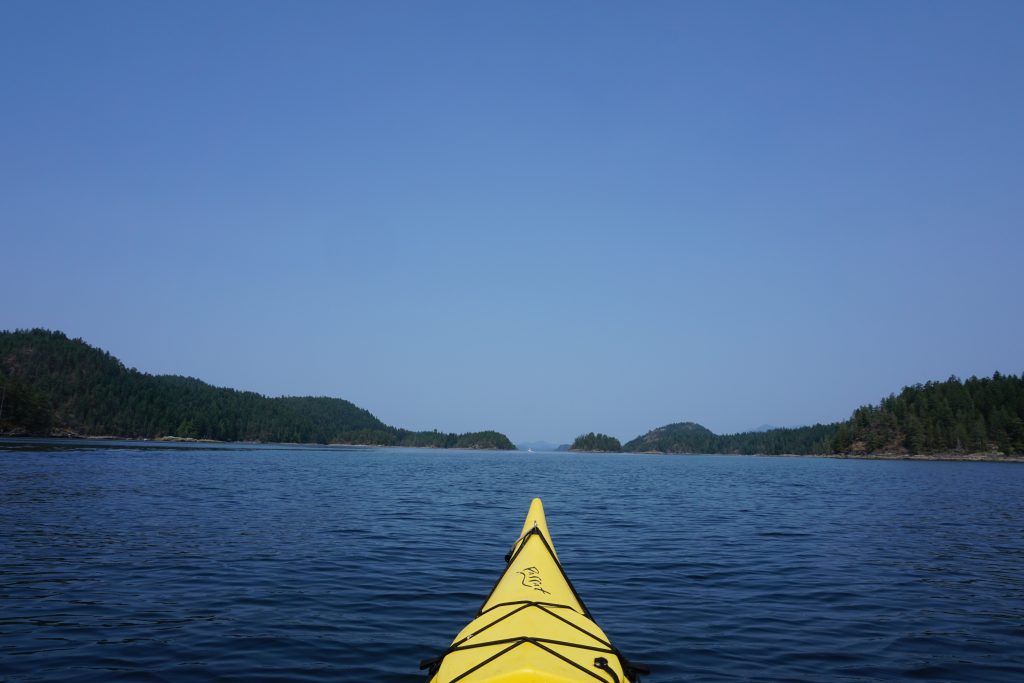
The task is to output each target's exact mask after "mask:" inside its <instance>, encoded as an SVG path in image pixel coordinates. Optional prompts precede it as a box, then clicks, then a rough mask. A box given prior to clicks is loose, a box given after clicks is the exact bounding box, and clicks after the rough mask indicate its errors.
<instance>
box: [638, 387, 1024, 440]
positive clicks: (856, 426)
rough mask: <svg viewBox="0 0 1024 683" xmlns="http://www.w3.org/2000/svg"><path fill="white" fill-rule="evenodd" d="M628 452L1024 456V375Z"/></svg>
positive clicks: (910, 392) (671, 434) (680, 432)
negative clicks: (797, 423)
mask: <svg viewBox="0 0 1024 683" xmlns="http://www.w3.org/2000/svg"><path fill="white" fill-rule="evenodd" d="M623 450H625V451H630V452H634V453H635V452H657V453H737V454H739V453H746V454H754V453H763V454H768V455H773V454H775V455H777V454H794V455H812V454H814V455H830V454H850V455H939V454H948V455H956V454H962V455H966V454H975V453H983V454H992V455H1022V454H1024V376H1021V377H1016V376H1014V375H1001V374H1000V373H998V372H997V373H995V374H994V375H993V376H992V377H986V378H981V379H978V378H977V377H971V378H970V379H968V380H966V381H962V380H960V379H958V378H956V377H950V378H949V379H948V380H946V381H945V382H928V383H927V384H916V385H914V386H911V387H905V388H904V389H903V390H902V391H901V392H900V394H899V395H895V394H892V395H890V396H889V397H888V398H885V399H883V400H882V401H881V403H879V404H878V405H874V406H862V407H860V408H858V409H857V410H855V411H854V413H853V416H852V417H851V418H850V419H849V420H847V421H846V422H838V423H834V424H827V425H821V424H817V425H814V426H812V427H799V428H796V429H770V430H768V431H764V432H745V433H742V434H725V435H719V434H715V433H713V432H711V431H710V430H709V429H707V428H705V427H702V426H701V425H699V424H696V423H693V422H679V423H675V424H670V425H665V426H664V427H658V428H657V429H653V430H651V431H649V432H647V433H646V434H643V435H641V436H638V437H637V438H635V439H633V440H632V441H629V442H627V443H626V444H625V445H624V446H623Z"/></svg>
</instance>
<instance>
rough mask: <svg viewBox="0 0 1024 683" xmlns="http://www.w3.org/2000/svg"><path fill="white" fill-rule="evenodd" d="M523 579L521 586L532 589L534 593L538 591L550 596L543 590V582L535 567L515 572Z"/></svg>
mask: <svg viewBox="0 0 1024 683" xmlns="http://www.w3.org/2000/svg"><path fill="white" fill-rule="evenodd" d="M516 574H519V575H520V576H522V577H523V585H524V586H526V587H527V588H532V589H533V590H535V591H540V592H541V593H543V594H544V595H551V593H550V592H548V591H546V590H544V585H543V584H544V581H543V579H541V577H540V570H538V569H537V568H536V567H526V568H524V569H521V570H519V571H517V572H516Z"/></svg>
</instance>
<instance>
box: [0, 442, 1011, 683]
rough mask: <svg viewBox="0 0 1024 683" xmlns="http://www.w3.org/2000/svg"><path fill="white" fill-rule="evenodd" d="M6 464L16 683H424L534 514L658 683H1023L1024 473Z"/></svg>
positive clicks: (708, 459) (93, 452)
mask: <svg viewBox="0 0 1024 683" xmlns="http://www.w3.org/2000/svg"><path fill="white" fill-rule="evenodd" d="M16 444H21V445H16V446H12V445H11V443H10V442H6V443H0V679H2V680H4V681H11V682H13V681H110V680H123V681H184V682H188V681H214V680H216V681H246V682H256V681H285V680H288V681H379V682H385V683H387V682H394V683H406V682H412V681H421V680H422V676H421V674H420V672H419V671H418V670H417V663H418V661H419V660H420V659H422V658H425V657H428V656H431V655H433V654H435V653H436V652H437V651H439V650H441V649H443V648H444V647H445V646H447V645H448V643H449V642H450V640H451V638H452V637H453V636H454V635H455V633H456V632H457V631H458V630H459V629H460V628H461V627H462V626H463V625H464V624H465V623H466V622H467V621H469V619H470V618H471V617H472V615H473V613H474V612H475V610H476V609H477V608H478V607H479V604H480V602H481V601H482V600H483V598H484V596H485V595H486V593H487V591H488V590H489V589H490V587H491V584H492V583H493V581H494V580H495V579H496V578H497V576H498V574H499V572H500V571H501V569H502V566H503V560H502V557H503V555H504V553H505V551H506V550H507V548H508V546H509V545H510V543H511V542H512V541H513V540H514V538H515V536H516V534H517V533H518V531H519V527H520V525H521V523H522V520H523V517H524V516H525V514H526V510H527V507H528V505H529V501H530V498H531V497H533V496H541V497H542V498H543V499H544V503H545V506H546V508H547V512H548V521H549V523H550V526H551V531H552V535H553V536H554V541H555V544H556V547H557V548H558V550H559V554H560V556H561V558H562V560H563V562H564V564H565V567H566V570H567V572H568V574H569V576H570V577H572V579H573V580H574V582H575V583H576V587H577V589H578V590H579V592H580V594H581V595H582V596H583V598H584V599H585V600H586V601H587V603H588V606H589V607H590V609H591V611H592V612H593V613H594V615H595V616H596V618H597V619H598V621H599V623H601V625H602V626H603V627H604V629H605V631H606V632H607V633H608V634H609V636H610V637H611V638H612V641H613V642H614V643H615V644H616V645H618V646H619V647H620V649H622V650H623V651H624V652H625V653H626V654H627V655H628V656H630V657H631V658H632V659H635V660H637V661H641V662H644V663H647V664H649V665H651V666H652V668H653V669H654V673H653V674H652V676H650V677H649V678H648V679H646V680H648V681H654V682H655V683H658V682H660V683H665V682H668V681H740V680H763V681H769V680H771V681H778V680H793V681H823V680H833V681H869V680H885V681H890V680H921V679H924V680H955V681H1015V682H1019V681H1021V680H1024V466H1022V465H1006V464H984V463H943V462H892V461H884V462H875V461H856V460H828V459H810V458H806V459H805V458H754V457H728V456H700V457H672V456H668V457H666V456H636V455H630V456H610V455H568V454H508V453H476V452H458V451H416V450H392V449H380V450H355V449H337V448H334V449H329V448H321V449H317V448H302V447H295V448H282V447H251V448H234V447H219V446H213V447H210V446H191V447H150V446H142V445H135V446H131V447H121V446H117V445H113V444H104V445H101V446H86V445H82V444H65V446H64V447H61V448H57V449H49V450H43V449H40V448H38V447H36V448H26V447H25V442H16Z"/></svg>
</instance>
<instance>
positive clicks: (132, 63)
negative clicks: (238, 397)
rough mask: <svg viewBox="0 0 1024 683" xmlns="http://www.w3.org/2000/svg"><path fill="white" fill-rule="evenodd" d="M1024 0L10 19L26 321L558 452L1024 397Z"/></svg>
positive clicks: (2, 159)
mask: <svg viewBox="0 0 1024 683" xmlns="http://www.w3.org/2000/svg"><path fill="white" fill-rule="evenodd" d="M1022 27H1024V3H1022V2H957V3H949V2H931V1H929V2H896V3H894V2H848V3H833V2H826V3H823V2H771V3H765V2H728V3H722V2H706V3H686V2H664V3H656V2H652V3H642V4H636V3H618V2H615V3H613V2H607V3H605V2H589V1H588V2H553V3H552V2H526V3H518V2H517V3H478V2H466V3H448V2H436V3H425V2H363V3H356V2H303V3H292V2H273V3H268V2H248V1H246V2H214V3H210V2H191V3H176V2H135V1H132V2H93V3H83V2H61V3H55V2H46V1H37V0H32V1H30V2H18V1H12V0H8V1H7V2H4V3H2V4H0V84H2V85H0V104H2V108H0V112H2V114H0V116H2V122H3V125H2V126H0V188H2V190H0V230H2V242H0V249H2V253H0V263H2V265H0V268H2V273H3V277H2V282H3V285H4V293H3V294H2V295H0V297H2V305H0V328H2V329H13V328H23V327H36V326H41V327H47V328H51V329H60V330H63V331H64V332H66V333H68V334H69V335H70V336H72V337H82V338H84V339H85V340H86V341H88V342H90V343H91V344H94V345H96V346H100V347H102V348H104V349H107V350H109V351H110V352H111V353H113V354H114V355H116V356H118V357H119V358H121V359H122V360H123V361H124V362H125V363H126V364H128V365H129V366H133V367H137V368H139V369H140V370H144V371H147V372H153V373H177V374H186V375H192V376H195V377H199V378H201V379H204V380H206V381H209V382H211V383H213V384H217V385H223V386H231V387H236V388H242V389H252V390H255V391H259V392H261V393H265V394H268V395H281V394H293V395H294V394H315V395H330V396H339V397H343V398H347V399H349V400H351V401H353V402H355V403H357V404H358V405H360V406H363V407H366V408H368V409H369V410H371V411H372V412H374V413H375V414H376V415H377V416H379V417H380V418H381V419H383V420H384V421H386V422H388V423H390V424H395V425H399V426H404V427H408V428H414V429H429V428H434V427H437V428H439V429H442V430H445V431H466V430H476V429H485V428H493V429H498V430H501V431H503V432H505V433H507V434H508V435H509V436H510V437H512V438H513V440H533V439H545V440H549V441H556V442H557V441H560V442H564V441H566V440H569V439H571V438H572V437H574V436H575V435H577V434H579V433H581V432H585V431H590V430H597V431H605V432H607V433H610V434H612V435H614V436H617V437H619V438H621V439H624V440H625V439H629V438H632V437H634V436H636V435H638V434H640V433H642V432H644V431H646V430H648V429H650V428H653V427H655V426H658V425H662V424H665V423H668V422H675V421H681V420H694V421H697V422H700V423H702V424H704V425H706V426H708V427H709V428H711V429H712V430H714V431H717V432H730V431H741V430H745V429H748V428H752V427H756V426H758V425H761V424H764V423H768V424H773V425H786V426H789V425H798V424H807V423H813V422H816V421H833V420H837V419H844V418H846V417H847V416H848V415H849V413H850V412H851V411H852V409H853V408H855V407H856V406H857V405H859V404H863V403H868V402H875V401H877V400H878V399H880V398H881V397H882V396H883V395H885V394H888V393H889V392H890V391H896V390H898V389H899V388H900V387H901V386H903V385H905V384H911V383H915V382H920V381H926V380H929V379H945V378H946V377H948V376H949V375H950V374H957V375H960V376H969V375H971V374H977V375H987V374H991V373H992V372H993V371H994V370H1000V371H1002V372H1007V373H1009V372H1013V373H1020V372H1021V371H1024V354H1022V350H1024V305H1022V296H1021V295H1022V293H1024V284H1022V283H1024V276H1022V271H1021V257H1022V254H1024V218H1022V217H1024V40H1022V39H1021V30H1022Z"/></svg>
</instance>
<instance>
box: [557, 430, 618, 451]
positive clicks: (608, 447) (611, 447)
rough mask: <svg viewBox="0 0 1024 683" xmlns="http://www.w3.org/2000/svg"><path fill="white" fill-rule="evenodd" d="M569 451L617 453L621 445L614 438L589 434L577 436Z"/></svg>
mask: <svg viewBox="0 0 1024 683" xmlns="http://www.w3.org/2000/svg"><path fill="white" fill-rule="evenodd" d="M569 450H571V451H587V452H591V453H618V452H619V451H621V450H622V444H620V443H619V440H618V439H616V438H615V437H614V436H608V435H607V434H595V433H594V432H590V433H589V434H581V435H580V436H577V437H576V440H575V441H573V442H572V446H570V448H569Z"/></svg>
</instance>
